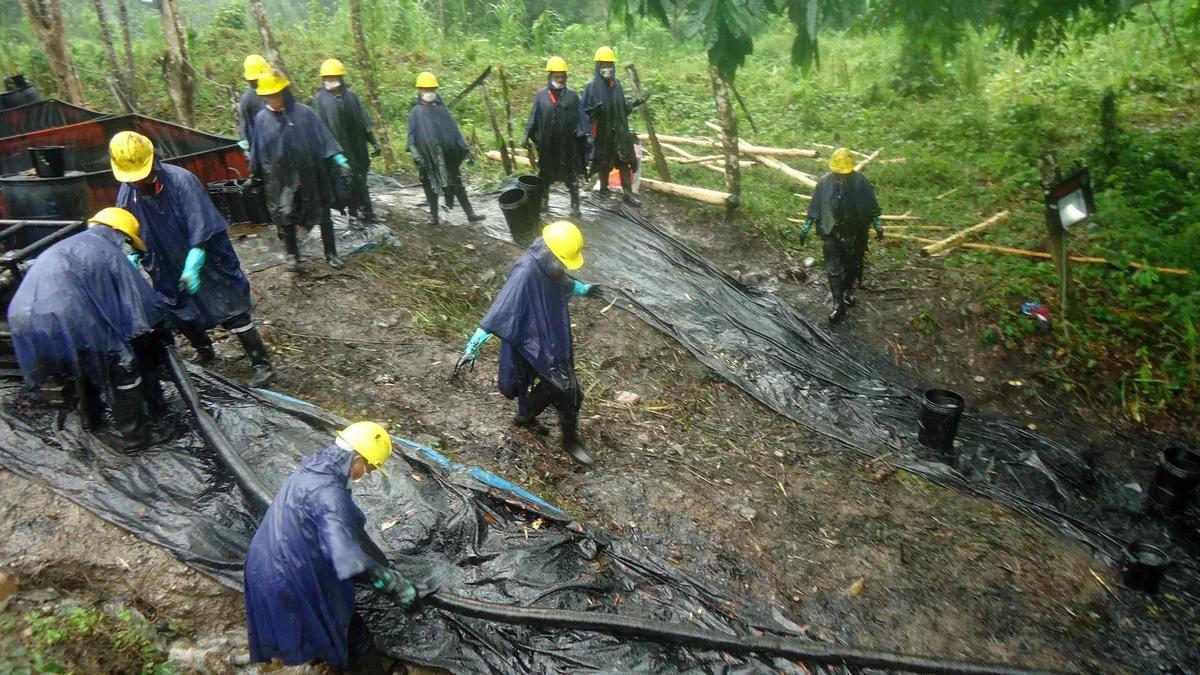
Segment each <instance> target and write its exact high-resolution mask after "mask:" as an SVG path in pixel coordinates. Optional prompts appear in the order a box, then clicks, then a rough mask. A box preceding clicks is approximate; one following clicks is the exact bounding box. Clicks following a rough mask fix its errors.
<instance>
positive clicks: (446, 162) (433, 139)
mask: <svg viewBox="0 0 1200 675" xmlns="http://www.w3.org/2000/svg"><path fill="white" fill-rule="evenodd" d="M408 151H409V153H411V154H412V157H413V161H414V162H415V163H416V165H417V168H418V169H420V171H421V180H422V182H428V183H429V185H430V186H431V187H432V188H433V190H434V191H435V192H438V193H442V192H444V191H445V190H446V188H448V187H454V186H456V185H458V184H459V180H460V179H459V167H460V166H461V165H462V163H463V161H465V160H466V159H467V156H468V155H470V154H471V149H470V148H469V147H468V146H467V141H466V139H464V138H463V135H462V132H461V131H459V130H458V124H457V123H456V122H455V121H454V118H453V117H451V116H450V111H449V110H447V109H446V104H445V103H443V102H442V97H441V96H438V97H437V100H436V101H434V102H433V103H425V102H424V101H422V100H421V97H420V96H418V97H417V103H416V105H414V106H413V107H412V111H411V112H409V113H408Z"/></svg>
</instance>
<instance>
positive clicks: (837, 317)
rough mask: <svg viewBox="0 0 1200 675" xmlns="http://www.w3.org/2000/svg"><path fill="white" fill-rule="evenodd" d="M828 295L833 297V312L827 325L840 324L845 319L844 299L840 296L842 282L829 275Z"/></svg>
mask: <svg viewBox="0 0 1200 675" xmlns="http://www.w3.org/2000/svg"><path fill="white" fill-rule="evenodd" d="M829 294H830V295H832V296H833V312H832V313H831V314H830V315H829V323H834V324H836V323H841V321H842V320H843V319H845V318H846V299H845V297H844V296H843V295H842V280H841V279H840V278H839V277H837V276H834V275H830V277H829Z"/></svg>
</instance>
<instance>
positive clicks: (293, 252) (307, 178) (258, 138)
mask: <svg viewBox="0 0 1200 675" xmlns="http://www.w3.org/2000/svg"><path fill="white" fill-rule="evenodd" d="M291 85H292V83H291V82H290V81H288V79H287V78H286V77H284V76H283V75H281V74H280V73H279V72H278V71H271V72H268V73H264V74H263V75H262V77H260V78H259V79H258V90H257V91H258V95H259V96H261V97H263V102H264V104H263V109H262V110H260V111H258V116H257V117H255V118H254V142H253V144H252V145H251V146H250V148H251V151H250V171H251V172H252V173H254V175H256V176H262V178H263V181H264V183H265V184H266V193H267V206H268V207H269V209H270V211H271V220H272V221H274V223H275V229H276V232H277V233H278V235H279V238H280V239H282V240H283V245H284V249H285V250H286V252H287V259H286V263H285V265H286V267H287V269H288V270H289V271H293V272H294V271H296V270H297V269H299V267H300V243H299V241H298V239H297V234H296V230H297V228H299V227H310V228H311V227H312V226H313V225H314V224H316V225H317V226H319V227H320V228H321V244H322V245H323V246H324V249H325V261H326V262H328V263H329V266H330V267H333V268H338V267H341V266H342V259H341V258H340V257H338V253H337V242H336V241H335V240H334V233H333V219H332V217H331V216H330V215H329V209H330V208H331V207H332V206H333V204H334V202H335V199H336V198H335V195H334V181H335V180H337V179H339V178H341V179H349V177H350V174H351V173H352V172H351V169H350V161H349V160H348V159H346V156H345V155H344V154H342V148H341V146H339V145H338V143H337V141H336V140H334V138H333V134H332V133H330V132H329V127H327V126H325V123H324V122H322V121H321V118H320V117H318V116H317V113H316V112H315V111H313V109H312V108H310V107H308V106H306V105H304V104H303V103H301V102H299V101H297V100H296V97H295V95H294V94H293V93H292V86H291ZM335 174H336V175H335Z"/></svg>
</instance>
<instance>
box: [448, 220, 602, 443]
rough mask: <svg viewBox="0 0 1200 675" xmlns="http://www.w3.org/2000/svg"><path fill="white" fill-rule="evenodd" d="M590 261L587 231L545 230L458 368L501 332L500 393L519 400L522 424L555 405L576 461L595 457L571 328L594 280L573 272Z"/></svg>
mask: <svg viewBox="0 0 1200 675" xmlns="http://www.w3.org/2000/svg"><path fill="white" fill-rule="evenodd" d="M581 267H583V234H582V233H581V232H580V231H579V228H578V227H576V226H575V225H574V224H573V223H571V222H568V221H565V220H560V221H558V222H555V223H551V224H550V225H547V226H546V229H545V230H543V232H542V236H540V237H538V238H537V239H535V240H534V242H533V244H531V245H530V246H529V248H528V249H526V251H525V253H524V254H522V255H521V257H520V258H518V259H517V262H516V263H514V264H513V266H512V269H510V270H509V272H508V280H507V281H505V282H504V286H503V287H502V288H501V289H500V293H499V294H498V295H497V296H496V299H495V300H494V301H493V302H492V306H491V308H490V309H489V310H488V312H487V314H486V315H484V317H483V320H482V321H480V322H479V328H477V329H475V334H474V335H472V336H471V339H470V340H469V341H468V342H467V347H466V349H465V350H464V351H463V354H462V357H461V358H459V360H458V364H457V365H456V366H455V373H458V372H460V371H461V370H462V369H463V367H465V366H467V365H468V364H469V365H470V366H471V367H474V364H475V360H476V359H477V358H479V350H480V349H481V348H482V347H483V343H484V342H486V341H487V340H488V338H490V337H491V336H492V335H497V336H499V337H500V340H501V345H500V376H499V383H500V393H502V394H504V396H505V397H506V398H509V399H512V398H516V399H517V416H516V417H514V418H513V423H514V424H516V425H517V426H524V427H533V428H538V426H539V425H538V422H537V417H538V415H540V414H541V413H542V411H544V410H545V409H546V408H547V407H549V406H551V405H553V406H554V408H555V410H556V411H557V412H558V421H559V431H560V432H561V433H562V449H563V451H565V452H566V453H567V454H568V455H570V456H571V458H572V459H574V460H575V461H576V462H578V463H580V464H583V465H585V466H586V465H590V464H591V463H592V458H591V456H590V455H589V454H588V453H587V450H586V449H585V448H584V446H583V441H582V440H580V438H579V409H580V406H581V405H582V404H583V392H582V391H581V390H580V388H579V381H578V380H577V379H576V377H575V347H574V344H573V337H572V334H571V313H570V311H569V309H568V306H567V305H568V302H569V301H570V300H571V298H572V297H577V296H582V295H589V294H591V293H592V292H593V291H594V286H592V285H590V284H585V283H583V282H581V281H575V280H573V279H571V277H570V276H568V275H567V270H571V271H576V270H578V269H579V268H581Z"/></svg>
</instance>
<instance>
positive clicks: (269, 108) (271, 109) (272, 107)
mask: <svg viewBox="0 0 1200 675" xmlns="http://www.w3.org/2000/svg"><path fill="white" fill-rule="evenodd" d="M263 106H264V107H265V108H266V109H267V110H270V111H271V112H279V111H278V110H276V109H275V106H273V105H271V104H270V103H264V104H263Z"/></svg>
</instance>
